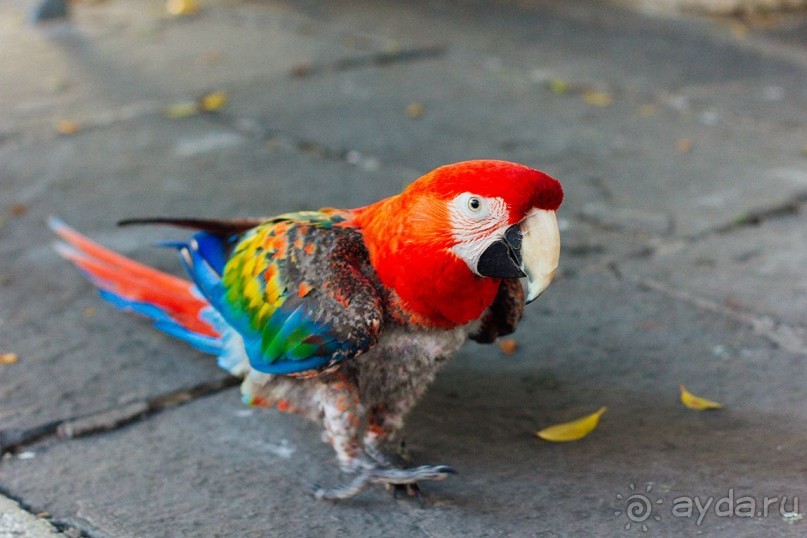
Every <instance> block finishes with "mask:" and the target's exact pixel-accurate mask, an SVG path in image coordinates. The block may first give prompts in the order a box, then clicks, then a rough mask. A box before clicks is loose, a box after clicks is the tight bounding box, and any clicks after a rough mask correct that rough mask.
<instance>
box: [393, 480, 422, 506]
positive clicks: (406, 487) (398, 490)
mask: <svg viewBox="0 0 807 538" xmlns="http://www.w3.org/2000/svg"><path fill="white" fill-rule="evenodd" d="M388 487H390V488H392V498H393V499H395V500H398V499H407V498H411V497H414V498H415V499H417V501H418V504H420V507H421V508H425V507H426V505H427V504H428V503H427V501H428V496H427V495H426V494H425V493H424V492H423V490H422V489H420V486H418V485H417V483H415V484H389V485H388Z"/></svg>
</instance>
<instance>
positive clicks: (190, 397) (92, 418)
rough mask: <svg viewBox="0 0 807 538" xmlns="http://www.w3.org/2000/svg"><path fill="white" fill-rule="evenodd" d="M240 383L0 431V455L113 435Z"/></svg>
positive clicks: (226, 381) (217, 383) (220, 382)
mask: <svg viewBox="0 0 807 538" xmlns="http://www.w3.org/2000/svg"><path fill="white" fill-rule="evenodd" d="M239 383H241V379H239V378H237V377H225V378H222V379H217V380H213V381H205V382H202V383H199V384H197V385H193V386H191V387H185V388H180V389H177V390H173V391H170V392H166V393H163V394H159V395H157V396H153V397H151V398H145V399H142V400H137V401H134V402H131V403H128V404H124V405H119V406H115V407H113V408H111V409H105V410H102V411H96V412H93V413H89V414H87V415H82V416H77V417H69V418H64V419H58V420H53V421H49V422H45V423H43V424H39V425H37V426H34V427H31V428H24V429H23V428H9V429H6V430H0V455H5V454H6V453H9V454H10V453H15V452H19V451H21V450H22V449H24V448H26V447H28V446H30V445H33V444H35V443H38V442H40V441H43V440H46V439H59V440H64V439H74V438H77V437H86V436H90V435H94V434H98V433H103V432H108V431H114V430H117V429H120V428H123V427H125V426H127V425H129V424H132V423H135V422H139V421H141V420H145V419H147V418H149V417H151V416H153V415H156V414H158V413H160V412H162V411H165V410H167V409H172V408H174V407H177V406H180V405H184V404H186V403H189V402H192V401H194V400H197V399H199V398H204V397H206V396H211V395H213V394H216V393H218V392H221V391H223V390H226V389H229V388H231V387H234V386H236V385H238V384H239Z"/></svg>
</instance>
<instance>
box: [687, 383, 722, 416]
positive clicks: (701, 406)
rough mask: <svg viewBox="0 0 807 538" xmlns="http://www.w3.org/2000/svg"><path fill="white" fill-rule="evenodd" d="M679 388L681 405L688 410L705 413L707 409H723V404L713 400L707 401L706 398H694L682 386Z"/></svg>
mask: <svg viewBox="0 0 807 538" xmlns="http://www.w3.org/2000/svg"><path fill="white" fill-rule="evenodd" d="M679 387H680V389H681V403H683V404H684V405H685V406H687V407H689V408H690V409H694V410H695V411H705V410H707V409H720V408H721V407H723V404H721V403H718V402H715V401H713V400H707V399H706V398H701V397H700V396H695V395H694V394H692V393H691V392H689V391H688V390H687V388H686V387H685V386H683V385H679Z"/></svg>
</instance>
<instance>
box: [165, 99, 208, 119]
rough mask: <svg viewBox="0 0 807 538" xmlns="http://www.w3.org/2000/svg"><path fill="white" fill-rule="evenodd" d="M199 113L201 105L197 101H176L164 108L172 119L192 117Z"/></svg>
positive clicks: (166, 114)
mask: <svg viewBox="0 0 807 538" xmlns="http://www.w3.org/2000/svg"><path fill="white" fill-rule="evenodd" d="M198 113H199V107H198V106H197V105H196V103H191V102H188V103H175V104H173V105H169V106H167V107H165V108H164V109H163V114H165V116H167V117H169V118H171V119H172V120H181V119H183V118H190V117H191V116H195V115H196V114H198Z"/></svg>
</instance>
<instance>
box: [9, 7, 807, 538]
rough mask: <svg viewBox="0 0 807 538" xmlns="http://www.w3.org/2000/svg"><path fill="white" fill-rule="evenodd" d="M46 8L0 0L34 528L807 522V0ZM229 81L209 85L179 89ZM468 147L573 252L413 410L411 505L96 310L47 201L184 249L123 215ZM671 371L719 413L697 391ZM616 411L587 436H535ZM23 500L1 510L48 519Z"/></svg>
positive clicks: (20, 388) (334, 196)
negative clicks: (53, 15)
mask: <svg viewBox="0 0 807 538" xmlns="http://www.w3.org/2000/svg"><path fill="white" fill-rule="evenodd" d="M32 3H33V2H30V1H24V0H16V1H15V0H7V1H6V2H3V3H0V110H1V111H2V112H0V218H2V220H0V355H2V354H14V355H15V356H16V362H15V361H14V360H13V359H14V357H12V356H10V355H4V356H5V357H6V358H5V359H4V362H8V363H11V364H0V446H1V447H2V450H3V451H4V452H5V455H4V456H3V459H2V460H0V492H1V493H3V494H5V496H7V497H10V498H13V499H15V500H17V501H19V502H20V504H21V506H22V507H23V508H24V509H25V511H26V512H28V513H30V514H39V515H40V516H41V517H40V519H39V520H37V521H38V522H43V521H44V520H47V521H49V522H50V523H51V524H52V525H53V526H54V528H56V529H58V530H59V531H61V532H63V533H64V534H66V535H68V536H90V537H102V536H148V537H160V536H227V537H230V536H322V537H325V536H404V535H406V536H435V537H448V536H459V535H465V536H585V535H587V536H619V535H630V534H642V532H643V531H644V529H645V528H646V529H647V531H648V533H652V534H656V535H667V536H691V535H694V534H704V535H708V536H731V537H736V536H803V535H807V521H804V520H803V519H802V518H803V515H804V514H805V512H807V508H806V507H805V505H807V458H806V457H805V446H807V433H805V431H807V271H805V265H806V264H807V217H806V216H805V214H804V213H803V212H800V209H801V208H802V206H803V205H804V204H805V202H806V201H807V154H805V153H806V152H807V147H805V145H806V144H807V52H805V35H807V16H805V14H803V13H801V14H800V13H791V14H788V15H776V16H773V15H771V16H768V17H761V18H760V17H757V18H752V19H748V20H744V21H743V20H739V19H738V20H707V19H697V18H686V17H682V18H651V17H647V16H645V15H642V14H640V13H636V12H631V11H623V10H621V9H619V8H615V7H613V6H604V5H602V4H601V3H599V2H594V1H591V0H571V1H567V2H548V1H540V0H529V1H525V2H505V1H501V2H493V1H487V2H463V3H454V2H445V1H429V2H419V3H415V2H395V1H392V0H373V1H369V0H354V1H344V2H343V1H338V2H313V1H275V0H264V1H239V0H221V1H214V0H210V1H208V2H203V3H202V10H201V11H200V12H199V13H198V14H197V15H193V16H189V17H178V18H177V17H169V16H168V15H167V14H166V12H165V3H164V2H162V1H159V0H148V1H146V0H141V1H137V2H135V1H129V2H126V1H123V0H108V1H105V2H89V1H87V2H74V12H73V17H72V20H71V22H70V24H53V25H47V26H44V27H38V28H34V27H31V26H30V25H28V24H27V21H26V13H27V9H29V8H30V6H31V5H32ZM214 90H220V91H224V92H226V93H227V96H228V98H229V99H228V102H227V103H226V105H225V106H224V107H223V108H222V109H221V110H219V111H218V112H216V113H209V114H197V115H194V116H192V117H187V118H171V117H167V116H166V114H165V113H164V112H165V110H166V107H171V106H172V105H176V104H182V103H186V102H189V101H190V102H193V100H194V99H196V98H198V97H200V96H202V95H205V94H206V93H208V92H210V91H214ZM186 108H187V107H186ZM170 110H172V111H174V113H175V115H177V111H181V110H182V108H176V107H174V108H170ZM179 115H181V114H179ZM479 157H493V158H501V159H507V160H513V161H520V162H524V163H526V164H529V165H532V166H535V167H538V168H541V169H543V170H545V171H547V172H548V173H550V174H552V175H554V176H555V177H557V178H559V179H560V180H561V181H562V182H563V184H564V187H565V189H566V192H567V197H566V201H565V203H564V206H563V207H562V210H561V212H560V218H561V222H562V225H563V231H562V241H563V254H562V260H561V267H562V272H561V274H560V276H559V278H558V279H557V281H556V282H555V283H554V284H553V285H552V287H551V288H550V290H549V291H548V292H547V293H546V294H545V295H544V296H542V297H541V300H540V301H538V302H537V303H535V304H533V305H531V306H530V307H529V308H528V313H527V316H526V318H525V320H524V322H523V324H522V326H521V328H520V329H519V331H518V332H517V333H516V335H515V339H516V341H517V344H518V347H517V350H516V352H515V353H514V354H512V355H509V356H508V355H505V354H504V353H503V352H502V351H501V350H500V349H499V348H498V347H496V346H479V345H475V344H469V345H467V346H466V347H464V348H463V350H462V351H461V352H460V353H459V355H458V356H457V357H456V359H455V360H454V361H453V362H452V363H451V365H450V366H449V367H447V368H446V369H445V370H444V371H443V372H442V373H441V375H440V376H439V377H438V379H437V381H436V382H435V384H434V385H433V386H432V388H431V389H430V391H429V392H428V394H427V396H426V398H425V399H424V400H423V401H422V402H421V404H420V405H419V406H418V407H417V408H416V409H415V411H414V412H413V413H412V415H411V417H410V420H409V421H408V423H407V427H406V431H405V434H406V442H407V447H408V450H409V451H410V452H411V454H412V456H413V458H414V459H415V461H417V462H423V463H426V462H428V463H448V464H452V465H453V466H455V467H456V468H457V469H458V470H459V471H460V474H459V475H457V476H456V477H452V478H450V479H449V480H447V481H445V482H440V483H436V484H426V485H424V488H425V489H426V490H427V492H428V494H429V502H428V505H427V506H421V505H419V504H418V503H417V502H414V501H412V500H410V499H403V500H394V499H392V498H391V496H390V495H389V494H388V493H386V492H385V491H383V490H381V489H380V488H376V489H372V490H369V491H366V492H365V493H363V494H361V495H360V496H358V497H357V498H355V499H353V500H351V501H349V502H342V503H338V504H334V503H325V502H319V501H316V500H314V499H313V498H312V496H311V495H310V493H309V489H308V488H309V485H310V484H311V483H312V482H314V481H322V482H324V483H329V484H330V483H336V482H337V481H339V480H340V476H339V475H338V473H337V472H336V471H335V466H334V463H333V458H332V454H331V450H330V448H329V447H328V446H326V445H324V444H322V443H321V442H320V441H319V432H318V428H317V427H316V426H314V425H312V424H309V423H306V422H304V421H302V420H300V419H299V418H298V417H295V416H289V415H283V414H280V413H277V412H276V411H274V410H258V409H248V408H245V407H243V406H242V405H241V403H240V399H239V394H238V390H237V388H235V387H234V386H233V384H232V381H231V380H230V379H229V378H227V377H226V376H225V375H224V374H223V373H222V372H220V371H218V370H217V368H216V366H215V364H214V361H212V360H211V359H210V358H209V357H207V356H202V355H201V354H199V353H196V352H194V351H193V350H191V349H189V348H188V347H187V346H185V345H183V344H181V343H178V342H174V341H172V340H171V339H169V338H167V337H165V336H164V335H162V334H159V333H157V332H156V331H153V330H152V329H150V327H148V325H147V324H145V323H144V322H143V321H142V320H139V319H137V318H134V317H132V316H127V315H125V314H122V313H118V312H114V311H112V310H111V308H108V307H107V306H105V305H104V304H102V303H101V302H100V301H99V300H98V298H97V297H96V296H95V295H94V293H93V292H92V290H91V287H90V286H89V285H88V284H87V283H86V282H85V281H84V280H83V279H82V278H81V277H80V275H78V274H77V272H76V271H75V270H73V269H72V268H71V267H69V266H68V265H67V264H66V263H65V262H63V261H62V260H61V259H59V258H58V257H57V256H56V255H55V254H54V253H53V251H52V250H51V248H50V244H51V242H52V239H53V238H52V236H51V234H50V233H49V231H48V230H47V229H46V227H45V225H44V220H45V218H46V216H47V215H51V214H58V215H59V216H61V217H62V218H64V219H65V220H66V221H67V222H68V223H70V224H71V225H73V226H74V227H76V228H78V229H79V230H82V231H83V232H85V233H87V234H89V235H90V236H92V237H94V238H96V239H98V240H99V241H101V242H103V243H105V244H108V245H112V246H114V247H115V248H116V249H118V250H120V251H122V252H123V253H125V254H127V255H130V256H133V257H136V258H137V259H139V260H142V261H145V262H147V263H150V264H152V265H154V266H157V267H159V268H161V269H164V270H168V271H172V272H179V270H180V269H179V264H178V262H177V260H176V259H175V255H174V254H173V253H171V252H166V251H164V250H161V249H155V248H153V247H152V246H151V245H152V244H153V243H154V242H155V241H157V240H159V239H163V238H165V237H166V236H168V237H180V233H178V232H177V231H174V230H163V229H156V228H153V229H152V228H143V229H133V228H128V229H118V228H116V227H115V226H114V223H115V221H117V220H118V219H121V218H124V217H129V216H143V215H163V214H165V215H195V216H237V215H271V214H276V213H279V212H284V211H288V210H296V209H303V208H317V207H321V206H325V205H329V206H337V207H339V206H341V207H355V206H359V205H362V204H365V203H367V202H370V201H373V200H376V199H378V198H380V197H383V196H387V195H390V194H393V193H395V192H397V191H399V190H400V188H401V187H402V186H403V185H404V184H406V183H407V182H409V181H411V180H413V179H415V178H416V177H418V176H419V175H420V174H421V173H423V172H425V171H428V170H430V169H432V168H434V167H436V166H438V165H440V164H444V163H448V162H454V161H459V160H465V159H470V158H479ZM12 362H13V363H12ZM679 384H684V385H686V386H687V387H688V388H689V389H690V390H692V391H693V392H695V393H697V394H702V395H705V396H708V397H710V398H712V399H716V400H719V401H721V402H722V403H723V404H724V405H725V407H724V409H722V410H720V411H717V412H711V413H696V412H694V411H691V410H688V409H686V408H684V407H683V406H682V405H681V403H680V402H679V400H678V386H679ZM602 405H606V406H608V411H607V413H606V414H605V415H604V417H603V420H602V422H601V423H600V426H599V428H598V429H597V430H596V431H595V432H593V433H592V434H591V435H590V436H589V437H587V438H585V439H584V440H582V441H579V442H576V443H568V444H550V443H546V442H543V441H540V440H538V439H537V438H536V437H535V436H534V435H533V432H534V431H535V430H536V429H539V428H541V427H543V426H546V425H549V424H553V423H557V422H561V421H565V420H569V419H571V418H575V417H578V416H581V415H583V414H587V413H589V412H592V411H594V410H596V409H597V408H599V407H600V406H602ZM71 432H72V437H71V436H70V435H67V434H69V433H71ZM632 495H633V496H634V497H632V500H631V501H630V502H628V499H629V498H631V496H632ZM785 497H786V499H785ZM796 498H798V501H797V500H796ZM740 500H741V501H740ZM696 501H697V503H700V504H699V505H695V504H694V503H695V502H696ZM635 502H639V503H640V504H638V505H635V504H634V503H635ZM799 502H800V504H799ZM9 503H10V501H8V500H4V499H3V498H2V497H1V496H0V507H2V509H3V511H4V515H3V516H2V517H0V536H21V535H22V536H41V535H42V534H41V533H40V534H38V532H40V531H37V530H36V528H35V527H33V526H31V527H30V528H28V530H25V529H26V527H23V528H22V529H23V530H20V528H19V527H16V526H15V525H17V523H13V522H12V523H9V522H8V521H10V520H7V518H6V514H10V515H11V514H12V513H13V514H15V515H16V516H19V517H24V516H26V513H20V510H21V509H16V508H14V505H13V504H9ZM641 503H648V504H647V506H644V505H642V504H641ZM687 503H690V504H689V507H690V508H692V513H691V516H690V517H686V516H687V513H686V512H687V510H686V509H687ZM766 503H767V505H766ZM752 505H753V506H752ZM7 506H8V507H7ZM697 506H700V507H701V509H702V510H701V512H702V514H701V515H702V517H700V515H699V510H698V508H697ZM766 506H767V508H766ZM636 507H638V508H647V507H649V508H650V510H649V512H647V513H644V514H643V513H642V512H641V511H638V512H632V511H631V509H635V508H636ZM749 516H750V517H749ZM42 532H47V531H42Z"/></svg>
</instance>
